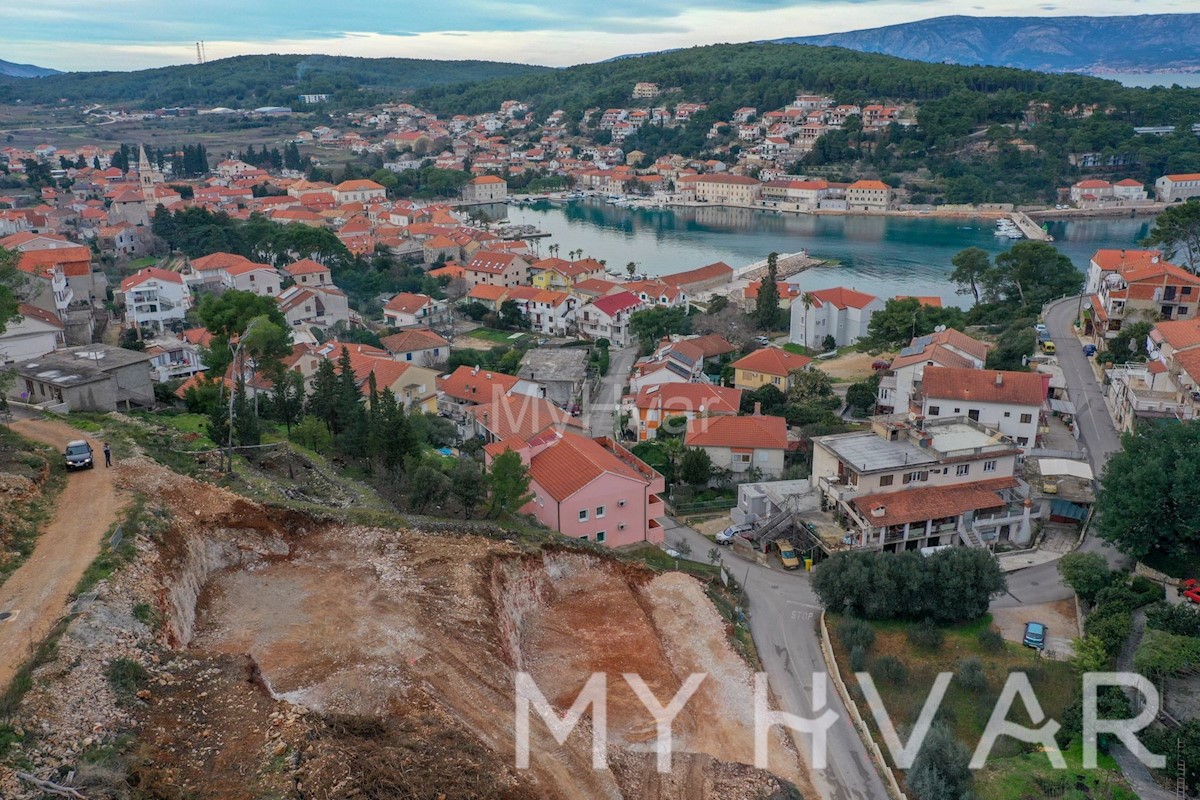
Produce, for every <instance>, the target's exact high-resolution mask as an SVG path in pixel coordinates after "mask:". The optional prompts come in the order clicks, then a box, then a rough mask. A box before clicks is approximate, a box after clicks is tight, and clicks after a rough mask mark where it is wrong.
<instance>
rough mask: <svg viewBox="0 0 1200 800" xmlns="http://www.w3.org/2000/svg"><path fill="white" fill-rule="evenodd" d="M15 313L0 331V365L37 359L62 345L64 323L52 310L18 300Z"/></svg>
mask: <svg viewBox="0 0 1200 800" xmlns="http://www.w3.org/2000/svg"><path fill="white" fill-rule="evenodd" d="M18 313H19V314H20V316H18V317H17V318H16V319H15V320H9V323H8V325H7V326H6V327H5V329H4V332H3V333H0V364H12V363H13V362H15V361H25V360H27V359H30V358H38V357H39V356H44V355H45V354H46V353H50V352H53V351H55V350H57V349H58V348H60V347H65V346H66V343H67V340H66V333H65V331H66V326H64V325H63V323H62V320H60V319H59V318H58V316H57V315H55V314H54V313H53V312H51V311H47V310H46V309H44V308H38V307H37V306H35V305H30V304H29V303H22V304H21V305H20V307H19V308H18Z"/></svg>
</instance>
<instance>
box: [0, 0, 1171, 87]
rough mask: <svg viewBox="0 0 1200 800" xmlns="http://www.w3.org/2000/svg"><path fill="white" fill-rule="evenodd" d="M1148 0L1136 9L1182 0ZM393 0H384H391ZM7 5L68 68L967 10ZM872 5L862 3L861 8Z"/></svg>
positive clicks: (631, 43)
mask: <svg viewBox="0 0 1200 800" xmlns="http://www.w3.org/2000/svg"><path fill="white" fill-rule="evenodd" d="M1178 2H1179V0H1145V1H1144V2H1140V3H1139V4H1138V12H1139V13H1156V12H1157V13H1165V12H1169V11H1173V10H1174V11H1178V10H1181V9H1180V7H1179V6H1178ZM385 3H386V4H385ZM16 5H17V4H14V3H5V4H0V30H4V31H5V35H4V38H5V49H4V58H6V59H8V60H15V61H21V62H26V63H34V64H40V65H44V66H49V67H55V68H58V69H68V70H71V69H76V70H92V69H138V68H143V67H150V66H162V65H165V64H178V63H188V62H191V61H192V60H194V58H195V42H196V41H197V40H204V42H205V46H206V51H207V53H208V56H209V58H210V59H211V58H221V57H226V56H233V55H244V54H250V53H271V52H276V53H328V54H331V55H355V56H401V57H415V58H437V59H490V60H499V61H516V62H525V63H535V64H545V65H550V66H566V65H570V64H578V63H582V62H588V61H597V60H602V59H605V58H611V57H613V56H618V55H625V54H629V53H645V52H654V51H658V50H667V49H672V48H679V47H689V46H694V45H702V44H713V43H717V42H746V41H758V40H763V39H773V38H779V37H784V36H803V35H811V34H821V33H832V32H836V31H844V30H853V29H856V28H864V27H872V26H877V25H886V24H897V23H902V22H911V21H914V20H918V19H925V18H928V17H932V16H939V15H942V14H956V13H962V11H963V6H962V5H961V4H960V3H959V2H958V0H654V1H653V2H647V0H609V2H606V3H604V4H600V3H598V2H596V0H559V1H558V2H554V3H547V2H545V0H539V1H538V2H521V1H518V2H515V3H510V2H503V0H443V1H442V2H440V3H417V2H415V1H413V0H404V1H403V2H394V0H393V2H391V3H387V0H384V2H383V3H371V4H366V3H357V4H355V3H346V4H339V5H337V6H335V11H333V12H332V13H331V12H330V10H329V8H330V6H329V5H328V4H326V3H316V2H313V0H253V2H246V0H194V2H190V3H163V2H161V0H158V1H157V2H155V0H109V2H107V3H105V4H103V5H101V4H95V3H81V2H79V0H39V2H38V3H37V4H36V5H34V6H33V8H17V7H15V6H16ZM868 5H869V6H870V12H869V14H864V6H868ZM972 9H973V10H974V11H975V12H976V13H980V14H995V15H1018V14H1024V15H1030V14H1042V15H1044V14H1045V12H1046V10H1050V9H1053V10H1054V11H1055V12H1056V13H1065V12H1064V11H1063V10H1061V9H1059V8H1057V7H1055V6H1050V5H1048V0H980V2H979V3H978V4H977V5H975V6H972ZM1127 10H1128V0H1092V2H1091V6H1090V8H1089V13H1092V14H1120V13H1126V12H1127Z"/></svg>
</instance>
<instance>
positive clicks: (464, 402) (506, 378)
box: [437, 364, 541, 419]
mask: <svg viewBox="0 0 1200 800" xmlns="http://www.w3.org/2000/svg"><path fill="white" fill-rule="evenodd" d="M437 389H438V411H439V412H440V413H443V414H447V415H449V416H450V417H452V418H456V419H462V418H463V417H464V415H465V412H466V411H467V409H468V408H469V407H471V406H477V405H480V404H482V403H491V402H493V401H494V400H498V399H500V398H501V397H504V396H505V395H508V394H523V395H529V396H531V397H537V396H538V395H540V394H541V387H539V386H538V385H537V383H535V382H533V381H528V380H525V379H523V378H518V377H517V376H516V375H506V374H504V373H503V372H494V371H491V370H486V369H481V368H480V367H468V366H467V365H466V364H463V365H462V366H460V367H459V368H458V369H456V370H454V372H451V373H449V374H447V375H443V376H441V377H440V378H438V381H437Z"/></svg>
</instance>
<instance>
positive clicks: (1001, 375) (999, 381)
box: [996, 372, 1004, 386]
mask: <svg viewBox="0 0 1200 800" xmlns="http://www.w3.org/2000/svg"><path fill="white" fill-rule="evenodd" d="M996 385H997V386H1003V385H1004V373H1003V372H997V373H996Z"/></svg>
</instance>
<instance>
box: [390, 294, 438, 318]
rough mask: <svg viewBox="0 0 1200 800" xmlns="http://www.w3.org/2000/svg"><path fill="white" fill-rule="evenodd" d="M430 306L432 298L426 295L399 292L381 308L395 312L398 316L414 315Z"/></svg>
mask: <svg viewBox="0 0 1200 800" xmlns="http://www.w3.org/2000/svg"><path fill="white" fill-rule="evenodd" d="M432 305H433V298H432V297H430V296H429V295H427V294H413V293H412V292H400V293H399V294H397V295H396V296H395V297H393V298H392V299H391V300H388V301H387V305H385V306H384V307H383V308H384V310H385V311H395V312H397V313H400V314H416V313H417V312H418V311H420V310H421V309H423V308H426V307H428V306H432Z"/></svg>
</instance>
